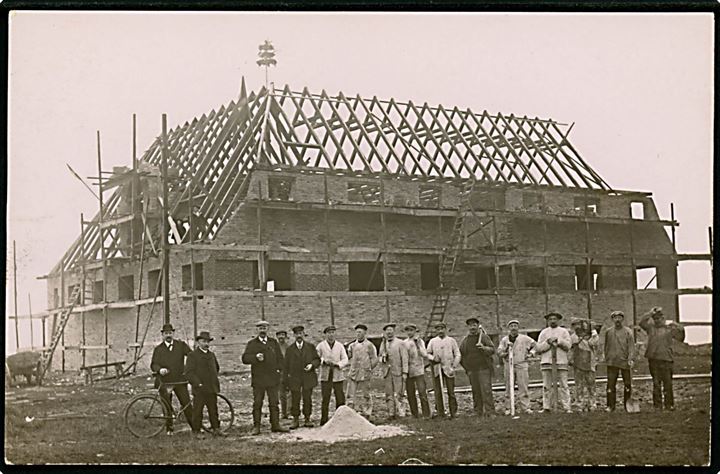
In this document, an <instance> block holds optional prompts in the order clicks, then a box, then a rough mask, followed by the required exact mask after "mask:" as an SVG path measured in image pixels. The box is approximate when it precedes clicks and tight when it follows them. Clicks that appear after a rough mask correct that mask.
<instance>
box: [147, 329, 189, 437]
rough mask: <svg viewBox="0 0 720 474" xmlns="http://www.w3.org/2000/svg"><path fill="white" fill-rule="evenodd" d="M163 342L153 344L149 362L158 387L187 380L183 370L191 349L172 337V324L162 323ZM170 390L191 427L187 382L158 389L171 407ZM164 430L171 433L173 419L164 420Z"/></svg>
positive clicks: (173, 331) (183, 342)
mask: <svg viewBox="0 0 720 474" xmlns="http://www.w3.org/2000/svg"><path fill="white" fill-rule="evenodd" d="M161 333H162V337H163V342H161V343H160V344H158V345H157V346H155V349H153V354H152V360H151V362H150V370H152V372H153V373H154V374H155V388H158V387H160V383H161V382H162V383H177V382H184V381H185V380H187V379H186V378H185V375H184V374H183V372H184V371H185V356H187V355H188V354H190V353H191V352H192V350H191V349H190V346H188V345H187V344H186V343H185V341H181V340H179V339H175V338H173V334H174V333H175V329H173V327H172V324H163V327H162V329H161ZM172 392H175V396H176V397H177V399H178V401H179V402H180V405H181V406H184V407H185V409H184V410H183V413H184V414H185V420H186V421H187V423H188V425H190V428H191V429H192V427H193V418H192V407H191V406H190V394H189V393H188V388H187V384H186V383H184V384H180V383H178V384H177V385H167V386H163V388H162V389H161V390H160V396H161V397H162V398H163V400H165V401H166V402H167V404H168V406H169V407H172ZM165 432H166V433H167V434H168V435H172V434H173V420H172V418H169V419H167V420H165Z"/></svg>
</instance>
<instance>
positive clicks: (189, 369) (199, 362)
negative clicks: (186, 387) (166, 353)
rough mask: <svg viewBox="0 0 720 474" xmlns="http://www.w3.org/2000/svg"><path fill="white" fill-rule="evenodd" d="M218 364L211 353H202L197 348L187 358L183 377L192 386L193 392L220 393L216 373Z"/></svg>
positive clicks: (218, 369)
mask: <svg viewBox="0 0 720 474" xmlns="http://www.w3.org/2000/svg"><path fill="white" fill-rule="evenodd" d="M219 371H220V364H218V361H217V358H216V357H215V354H214V353H213V352H210V351H207V352H203V351H201V350H200V348H199V347H197V348H196V349H195V350H194V351H192V352H191V353H190V354H188V356H187V361H186V363H185V376H186V377H187V379H188V380H189V381H190V383H191V384H192V386H193V390H200V391H202V392H205V393H220V380H218V372H219Z"/></svg>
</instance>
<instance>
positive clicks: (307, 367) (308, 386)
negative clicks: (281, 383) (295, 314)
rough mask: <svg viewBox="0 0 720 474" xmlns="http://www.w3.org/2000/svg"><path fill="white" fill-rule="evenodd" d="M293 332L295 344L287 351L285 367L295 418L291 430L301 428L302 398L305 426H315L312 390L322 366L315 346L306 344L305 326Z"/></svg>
mask: <svg viewBox="0 0 720 474" xmlns="http://www.w3.org/2000/svg"><path fill="white" fill-rule="evenodd" d="M292 331H293V335H294V336H295V343H294V344H292V345H290V346H289V347H288V348H287V350H286V351H285V367H284V369H283V375H284V377H285V385H286V386H287V387H288V388H290V399H291V408H290V413H291V414H292V416H293V424H292V426H290V429H291V430H292V429H295V428H298V427H299V426H300V421H299V418H300V397H301V396H302V402H303V415H304V416H305V425H304V426H307V427H312V426H314V425H313V424H312V422H311V421H310V415H311V414H312V390H313V388H314V387H315V386H317V384H318V377H317V372H316V371H315V369H317V368H318V367H319V366H320V356H318V353H317V350H316V349H315V346H313V345H312V344H310V343H309V342H305V328H304V327H303V326H295V327H294V328H293V330H292Z"/></svg>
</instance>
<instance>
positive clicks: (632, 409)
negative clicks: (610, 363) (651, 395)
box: [625, 367, 640, 413]
mask: <svg viewBox="0 0 720 474" xmlns="http://www.w3.org/2000/svg"><path fill="white" fill-rule="evenodd" d="M634 371H635V370H634V367H631V368H630V380H632V378H633V372H634ZM625 411H626V412H628V413H640V400H638V399H636V398H635V395H633V394H630V399H629V400H628V401H627V402H625Z"/></svg>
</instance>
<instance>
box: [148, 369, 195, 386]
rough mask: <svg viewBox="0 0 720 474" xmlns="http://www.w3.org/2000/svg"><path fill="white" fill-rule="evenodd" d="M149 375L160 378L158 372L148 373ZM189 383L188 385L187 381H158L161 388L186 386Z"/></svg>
mask: <svg viewBox="0 0 720 474" xmlns="http://www.w3.org/2000/svg"><path fill="white" fill-rule="evenodd" d="M150 374H152V375H154V376H156V377H162V375H160V372H150ZM189 383H190V381H189V380H183V381H180V382H163V381H162V380H161V381H160V385H161V386H162V385H187V384H189Z"/></svg>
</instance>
